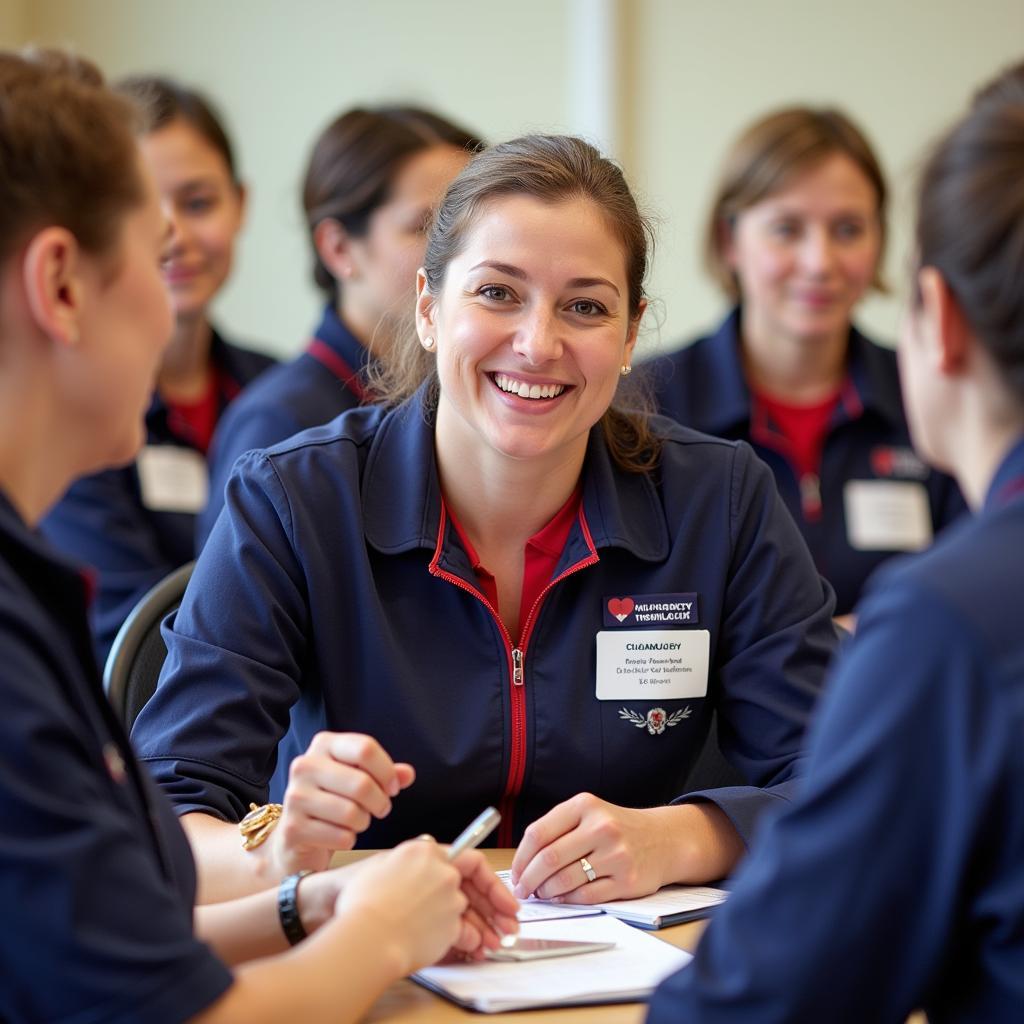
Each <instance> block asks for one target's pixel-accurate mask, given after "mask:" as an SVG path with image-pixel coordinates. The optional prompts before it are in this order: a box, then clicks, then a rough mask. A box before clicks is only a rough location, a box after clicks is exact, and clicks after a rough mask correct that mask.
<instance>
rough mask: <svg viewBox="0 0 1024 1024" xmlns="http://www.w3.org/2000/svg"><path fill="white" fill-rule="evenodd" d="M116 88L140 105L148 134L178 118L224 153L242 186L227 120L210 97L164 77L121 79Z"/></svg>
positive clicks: (141, 76) (138, 76) (233, 179)
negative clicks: (225, 120)
mask: <svg viewBox="0 0 1024 1024" xmlns="http://www.w3.org/2000/svg"><path fill="white" fill-rule="evenodd" d="M114 88H115V89H116V90H117V92H119V93H121V94H122V95H124V96H127V97H129V98H130V99H132V100H134V101H135V102H136V103H137V104H138V105H139V108H140V109H141V111H142V115H143V124H142V129H141V130H142V131H143V132H144V133H148V132H155V131H157V130H159V129H160V128H165V127H166V126H167V125H168V124H170V123H171V122H172V121H174V120H176V119H178V118H181V120H183V121H186V122H187V123H188V124H189V125H191V126H192V127H193V128H194V129H195V130H196V131H197V132H199V134H200V135H201V136H202V137H203V138H204V139H206V141H207V142H208V143H209V144H210V145H211V146H213V148H214V149H215V150H216V151H217V152H218V153H220V155H221V156H222V157H223V158H224V163H225V164H227V168H228V173H229V174H230V175H231V180H232V181H233V182H234V183H235V185H236V186H237V185H238V184H239V179H238V171H237V169H236V166H235V151H234V147H233V146H232V145H231V140H230V139H229V138H228V133H227V131H226V129H225V128H224V121H223V118H222V117H221V115H220V113H219V112H218V111H217V108H216V107H215V106H214V104H213V102H212V101H211V100H210V98H209V97H208V96H204V95H203V94H202V93H201V92H199V90H198V89H193V88H190V87H189V86H187V85H183V84H182V83H181V82H178V81H175V80H174V79H173V78H164V77H162V76H160V75H128V76H126V77H125V78H121V79H118V81H117V82H115V83H114Z"/></svg>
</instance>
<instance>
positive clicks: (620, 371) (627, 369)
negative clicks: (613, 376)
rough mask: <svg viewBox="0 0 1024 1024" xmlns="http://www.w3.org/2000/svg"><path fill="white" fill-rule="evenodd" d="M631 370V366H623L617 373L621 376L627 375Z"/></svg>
mask: <svg viewBox="0 0 1024 1024" xmlns="http://www.w3.org/2000/svg"><path fill="white" fill-rule="evenodd" d="M632 372H633V367H632V366H623V367H622V369H620V370H619V373H621V374H622V376H623V377H628V376H629V375H630V374H631V373H632Z"/></svg>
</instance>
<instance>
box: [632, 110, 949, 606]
mask: <svg viewBox="0 0 1024 1024" xmlns="http://www.w3.org/2000/svg"><path fill="white" fill-rule="evenodd" d="M885 232H886V185H885V179H884V177H883V175H882V170H881V167H880V165H879V162H878V159H877V157H876V156H875V153H874V151H873V149H872V147H871V145H870V143H869V142H868V140H867V138H866V137H865V135H864V133H863V132H862V131H861V130H860V129H859V128H858V127H857V126H856V125H855V124H854V123H853V122H852V121H851V120H850V118H849V117H847V116H846V115H845V114H844V113H842V112H841V111H838V110H832V109H813V108H810V107H792V108H789V109H785V110H780V111H778V112H776V113H773V114H769V115H767V116H765V117H763V118H761V119H759V120H758V121H756V122H754V123H753V124H752V125H750V127H748V128H747V129H746V131H745V132H743V134H742V135H741V136H740V137H739V138H738V139H737V140H736V142H735V143H734V145H733V147H732V149H731V150H730V151H729V153H728V155H727V157H726V160H725V164H724V167H723V170H722V174H721V177H720V180H719V183H718V186H717V189H716V193H715V198H714V200H713V202H712V206H711V214H710V217H709V219H708V229H707V237H706V243H705V244H706V260H707V265H708V268H709V270H710V272H711V275H712V277H713V278H714V279H715V281H716V282H717V283H718V284H719V285H720V286H721V288H722V290H723V291H724V292H725V294H726V296H727V297H728V298H729V299H730V300H731V301H732V302H733V303H735V305H734V308H733V310H732V311H731V312H730V313H729V315H728V317H727V318H726V319H725V321H724V322H723V323H722V325H721V326H720V327H719V328H718V330H717V331H716V332H715V334H713V335H711V336H710V337H706V338H701V339H699V340H698V341H696V342H694V343H693V344H692V345H689V346H687V347H685V348H683V349H680V350H679V351H677V352H674V353H672V354H670V355H667V356H663V357H661V358H658V359H656V360H654V361H653V362H652V363H651V364H649V365H648V366H647V367H646V370H647V372H648V373H649V375H650V376H649V379H650V380H651V382H652V383H653V386H654V388H655V391H656V394H657V402H658V406H659V408H660V410H661V411H662V412H664V413H665V414H666V415H669V416H672V417H673V418H675V419H677V420H679V422H681V423H684V424H686V425H687V426H691V427H694V428H696V429H697V430H702V431H705V432H707V433H709V434H715V435H718V436H721V437H728V438H737V439H738V438H742V439H743V440H745V441H749V442H750V444H751V445H753V447H754V450H755V451H756V452H757V454H758V455H759V456H761V458H762V459H764V461H765V462H766V463H767V464H768V465H769V466H770V467H771V470H772V472H773V473H774V475H775V480H776V483H777V484H778V487H779V493H780V494H781V495H782V498H783V500H784V501H785V503H786V506H787V507H788V508H789V510H790V512H791V513H792V514H793V518H794V519H795V520H796V523H797V525H798V526H799V527H800V530H801V532H802V533H803V535H804V539H805V540H806V541H807V544H808V547H810V549H811V554H812V555H813V557H814V561H815V564H816V565H817V566H818V570H819V571H820V572H821V573H822V575H824V576H825V578H826V579H828V581H829V582H830V583H831V584H832V586H833V587H834V588H835V591H836V613H837V615H839V616H842V617H844V618H843V619H842V621H843V622H844V624H845V625H852V616H851V613H852V612H853V609H854V606H855V605H856V603H857V599H858V598H859V596H860V593H861V590H862V588H863V586H864V582H865V580H866V579H867V578H868V576H869V575H870V574H871V572H872V571H873V570H874V569H875V568H877V566H878V565H880V564H881V563H882V562H883V561H885V560H886V559H887V558H889V557H891V556H892V555H893V554H895V553H897V552H900V551H908V550H910V551H913V550H918V549H920V548H923V547H926V546H927V545H928V544H929V543H930V542H931V539H932V536H933V534H934V532H936V531H937V530H939V529H940V528H941V527H942V526H944V525H945V524H946V523H948V522H949V521H950V520H951V519H953V518H955V517H956V516H958V515H960V514H961V513H962V512H963V511H964V505H963V500H962V498H961V497H960V494H959V492H958V491H957V488H956V485H955V484H954V483H953V482H952V481H951V480H950V479H949V477H947V476H945V475H944V474H942V473H938V472H935V471H934V470H932V469H929V467H927V466H926V465H925V464H924V463H923V462H922V461H921V460H920V459H919V458H918V457H917V456H916V455H915V454H914V452H913V450H912V448H911V445H910V439H909V436H908V433H907V425H906V418H905V416H904V413H903V404H902V401H901V399H900V390H899V381H898V378H897V369H896V354H895V352H893V351H892V350H890V349H888V348H883V347H882V346H880V345H877V344H875V343H874V342H872V341H871V340H870V339H868V338H867V337H865V336H864V335H863V334H862V333H861V332H860V331H859V330H858V329H857V328H856V327H855V326H854V325H853V322H852V317H853V314H854V311H855V309H856V307H857V305H858V303H859V302H860V300H861V299H862V298H863V296H864V294H865V293H866V292H867V291H868V289H870V288H872V287H875V288H881V287H882V280H881V257H882V252H883V248H884V243H885Z"/></svg>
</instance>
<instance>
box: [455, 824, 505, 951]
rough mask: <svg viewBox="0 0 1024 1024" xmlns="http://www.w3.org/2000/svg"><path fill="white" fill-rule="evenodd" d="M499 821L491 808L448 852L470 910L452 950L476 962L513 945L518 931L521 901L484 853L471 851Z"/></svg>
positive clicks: (463, 832)
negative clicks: (460, 877) (497, 950)
mask: <svg viewBox="0 0 1024 1024" xmlns="http://www.w3.org/2000/svg"><path fill="white" fill-rule="evenodd" d="M500 820H501V815H499V814H498V812H497V811H496V810H495V809H494V808H493V807H488V808H487V809H486V810H485V811H484V812H483V813H482V814H480V815H479V816H478V817H476V818H475V819H474V820H473V821H472V822H470V824H469V825H468V826H467V827H466V828H465V829H464V830H463V831H462V832H461V833H460V834H459V835H458V836H457V837H456V839H455V841H454V842H453V843H452V844H451V846H449V847H448V850H447V857H448V859H449V860H450V861H451V862H452V863H453V864H454V865H455V866H456V867H457V868H458V869H459V871H460V873H461V874H462V878H463V882H462V891H463V893H464V894H465V895H466V897H467V899H468V900H469V907H468V908H467V910H466V912H465V913H464V914H463V934H462V935H460V937H459V941H457V942H456V943H455V944H454V946H453V949H454V950H455V951H457V952H458V953H461V954H463V955H468V956H470V957H472V958H474V959H480V958H482V957H483V955H484V952H485V950H487V949H496V948H497V947H498V946H499V945H508V944H509V942H510V941H511V942H514V941H515V935H516V933H517V932H518V931H519V922H518V920H517V919H516V913H517V912H518V910H519V901H518V900H517V899H516V898H515V897H514V896H513V895H512V894H511V893H510V892H509V891H508V889H507V888H506V886H505V884H504V883H503V882H502V881H501V880H500V879H499V878H498V876H497V875H496V874H495V873H494V871H493V870H492V869H491V867H490V865H489V864H488V863H487V860H486V858H485V857H484V856H483V854H481V853H479V852H472V851H473V848H474V847H477V846H479V845H480V843H482V842H483V841H484V840H485V839H486V838H487V837H488V836H489V835H490V834H491V832H492V831H493V830H494V829H495V828H496V827H497V825H498V822H499V821H500ZM474 933H476V934H474Z"/></svg>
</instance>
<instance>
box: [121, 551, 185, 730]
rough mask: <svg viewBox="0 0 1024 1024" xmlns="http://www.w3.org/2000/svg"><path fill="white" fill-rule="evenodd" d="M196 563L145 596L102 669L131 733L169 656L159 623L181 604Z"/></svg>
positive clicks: (178, 570) (181, 568)
mask: <svg viewBox="0 0 1024 1024" xmlns="http://www.w3.org/2000/svg"><path fill="white" fill-rule="evenodd" d="M194 566H195V562H187V563H186V564H185V565H183V566H181V567H180V568H179V569H175V570H174V572H172V573H170V574H169V575H168V576H165V577H164V578H163V579H162V580H161V581H160V582H159V583H158V584H157V585H156V586H155V587H153V588H152V590H150V591H148V592H147V593H146V594H145V595H143V597H142V598H141V599H140V600H139V603H138V604H137V605H136V606H135V607H134V608H133V609H132V611H131V614H130V615H129V616H128V618H127V619H125V621H124V625H122V626H121V628H120V629H119V630H118V632H117V636H116V637H115V638H114V645H113V647H111V648H110V654H109V656H108V657H107V663H106V665H105V666H104V669H103V689H104V690H105V691H106V694H107V698H108V699H109V700H110V703H111V704H112V705H113V706H114V710H115V711H116V712H117V714H118V715H120V717H121V721H122V722H124V726H125V729H127V730H128V731H129V732H131V728H132V725H133V724H134V722H135V719H136V718H138V717H139V712H140V711H141V710H142V709H143V707H144V706H145V704H146V701H148V700H149V698H150V697H152V696H153V691H154V690H155V689H156V682H157V680H158V679H159V678H160V669H161V668H163V664H164V659H165V658H166V657H167V647H166V646H165V645H164V641H163V637H162V636H161V635H160V623H161V622H162V621H163V619H164V617H165V616H166V615H168V614H169V613H170V612H173V611H174V610H175V609H176V608H177V607H178V605H179V604H181V599H182V596H183V595H184V593H185V587H186V586H187V585H188V581H189V578H190V577H191V575H192V569H193V567H194Z"/></svg>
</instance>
